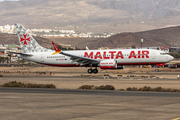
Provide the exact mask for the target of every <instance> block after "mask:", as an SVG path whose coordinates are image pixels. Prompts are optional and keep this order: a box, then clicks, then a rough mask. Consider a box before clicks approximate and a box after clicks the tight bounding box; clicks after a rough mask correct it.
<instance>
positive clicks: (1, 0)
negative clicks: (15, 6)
mask: <svg viewBox="0 0 180 120" xmlns="http://www.w3.org/2000/svg"><path fill="white" fill-rule="evenodd" d="M3 1H19V0H0V2H3Z"/></svg>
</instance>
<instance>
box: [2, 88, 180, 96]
mask: <svg viewBox="0 0 180 120" xmlns="http://www.w3.org/2000/svg"><path fill="white" fill-rule="evenodd" d="M0 92H7V93H41V94H75V95H107V96H145V97H180V93H175V92H174V93H173V92H137V91H134V92H131V91H110V90H81V89H73V90H72V89H36V88H6V87H1V88H0Z"/></svg>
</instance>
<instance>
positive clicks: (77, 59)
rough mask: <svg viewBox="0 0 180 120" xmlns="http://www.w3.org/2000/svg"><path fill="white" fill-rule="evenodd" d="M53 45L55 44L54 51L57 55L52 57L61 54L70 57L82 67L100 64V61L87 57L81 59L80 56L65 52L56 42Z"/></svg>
mask: <svg viewBox="0 0 180 120" xmlns="http://www.w3.org/2000/svg"><path fill="white" fill-rule="evenodd" d="M52 44H53V46H54V50H55V53H53V54H52V55H55V54H58V53H59V54H62V55H65V56H68V57H70V59H71V60H72V61H73V62H77V63H78V64H80V65H81V66H85V65H91V64H99V63H100V60H97V59H92V58H87V57H80V56H78V55H73V54H69V53H66V52H63V51H61V50H60V49H59V48H58V47H57V45H56V44H55V43H54V42H52Z"/></svg>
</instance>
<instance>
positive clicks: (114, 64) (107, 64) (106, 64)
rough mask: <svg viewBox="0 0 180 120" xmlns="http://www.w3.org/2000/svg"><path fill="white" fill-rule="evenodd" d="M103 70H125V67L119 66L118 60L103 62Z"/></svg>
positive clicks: (101, 64) (101, 65)
mask: <svg viewBox="0 0 180 120" xmlns="http://www.w3.org/2000/svg"><path fill="white" fill-rule="evenodd" d="M99 67H100V68H101V69H124V66H118V65H117V61H116V60H103V61H101V62H100V65H99Z"/></svg>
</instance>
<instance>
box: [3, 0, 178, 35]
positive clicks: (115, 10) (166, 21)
mask: <svg viewBox="0 0 180 120" xmlns="http://www.w3.org/2000/svg"><path fill="white" fill-rule="evenodd" d="M0 18H1V20H0V25H5V24H15V23H22V24H24V26H27V28H57V29H75V30H76V31H80V32H83V31H86V32H95V33H98V32H106V31H111V32H115V33H117V32H137V31H144V30H150V29H157V28H159V27H163V26H167V25H177V24H180V21H179V18H180V1H179V0H98V1H97V0H19V1H16V2H15V1H5V2H0Z"/></svg>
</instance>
